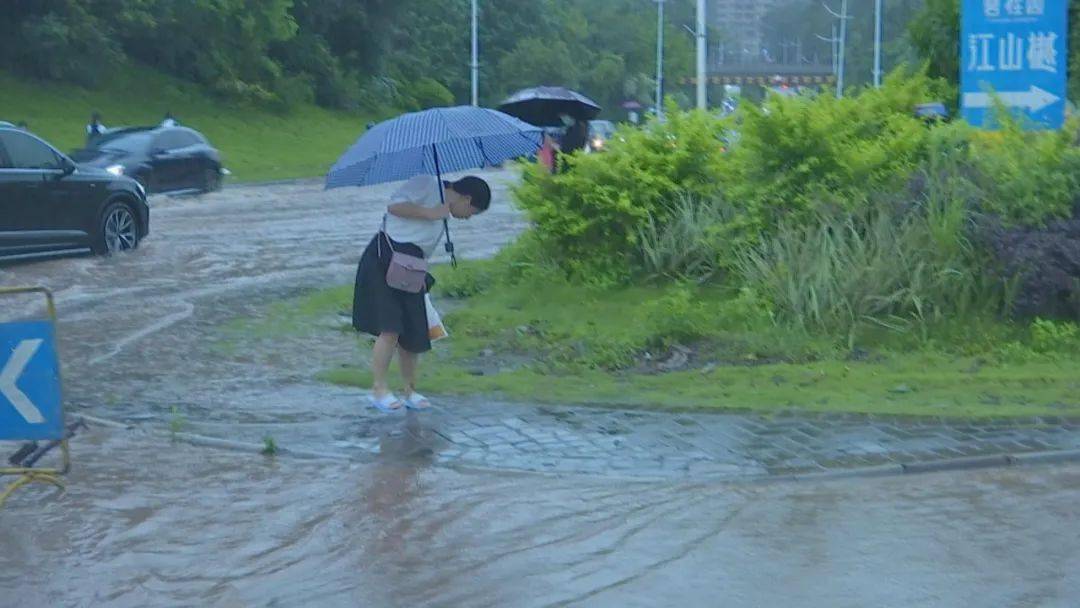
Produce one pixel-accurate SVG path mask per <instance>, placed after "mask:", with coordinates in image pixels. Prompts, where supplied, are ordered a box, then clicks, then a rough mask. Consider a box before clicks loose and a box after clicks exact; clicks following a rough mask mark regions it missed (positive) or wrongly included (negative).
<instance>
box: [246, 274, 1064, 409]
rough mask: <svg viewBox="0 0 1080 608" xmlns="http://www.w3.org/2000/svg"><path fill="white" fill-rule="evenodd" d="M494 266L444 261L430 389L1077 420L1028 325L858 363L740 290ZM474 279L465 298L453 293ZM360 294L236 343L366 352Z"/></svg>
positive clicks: (977, 327) (978, 329) (360, 379)
mask: <svg viewBox="0 0 1080 608" xmlns="http://www.w3.org/2000/svg"><path fill="white" fill-rule="evenodd" d="M492 264H493V263H492V262H479V263H478V262H468V263H465V264H463V265H462V268H460V269H459V270H457V271H451V270H449V269H448V268H438V269H437V270H436V275H437V277H438V278H439V286H440V287H437V293H436V304H437V306H439V307H440V308H441V309H443V311H444V313H445V314H444V316H445V318H446V324H447V326H448V329H449V331H450V333H451V337H450V338H449V339H447V340H445V341H442V342H439V343H436V345H435V349H434V350H433V352H432V353H431V354H429V355H428V356H426V358H425V359H424V363H423V377H424V379H423V383H424V385H425V386H427V387H429V388H428V391H429V392H431V393H441V394H453V395H470V394H487V395H492V396H498V397H502V398H506V399H510V400H523V401H531V402H546V403H575V404H583V403H588V404H612V405H624V406H640V407H662V408H680V409H681V408H723V409H744V410H758V411H771V410H779V409H802V410H807V411H840V412H862V413H872V414H898V415H935V416H961V417H986V416H992V417H997V416H1038V415H1064V416H1071V415H1080V349H1077V348H1073V347H1072V345H1071V344H1061V345H1058V346H1060V347H1061V348H1060V349H1059V351H1058V352H1057V353H1056V354H1054V353H1050V354H1040V353H1038V352H1035V351H1034V350H1032V348H1031V347H1030V346H1029V345H1027V344H1026V343H1025V342H1024V341H1023V339H1024V336H1025V335H1027V332H1026V329H1025V328H1017V327H1012V326H1008V325H1004V324H998V325H993V324H990V325H987V324H983V323H969V324H966V325H964V326H961V327H958V328H952V332H951V333H949V334H941V336H939V340H940V342H938V343H935V342H933V341H929V342H928V341H925V340H924V339H923V338H922V337H919V336H911V335H898V334H893V335H882V336H876V337H874V340H876V343H877V344H878V345H879V347H878V348H874V349H872V350H870V351H869V352H863V353H862V357H861V360H859V361H854V360H849V354H850V353H849V352H848V351H847V350H846V348H845V347H844V346H843V345H844V344H846V337H842V338H838V339H836V340H830V339H824V338H815V337H813V336H808V335H805V334H800V333H798V332H796V331H793V330H787V329H783V328H779V327H776V326H775V325H772V324H771V323H769V322H762V320H761V319H754V318H753V314H752V313H748V311H747V308H748V303H747V302H746V301H745V298H741V297H740V296H732V295H731V294H724V293H722V292H719V291H709V290H706V291H697V290H688V288H684V287H678V286H674V287H673V286H668V287H635V288H627V289H617V290H588V289H583V288H580V287H571V286H568V285H564V284H561V283H559V282H558V281H548V282H543V281H540V282H537V281H523V282H521V283H519V284H517V285H516V286H514V287H512V288H510V287H507V286H505V285H503V286H500V287H497V288H494V287H490V286H488V287H486V288H485V287H484V283H485V279H484V275H485V273H486V272H489V271H491V268H492ZM530 285H535V286H530ZM477 290H480V291H481V292H482V293H481V294H478V295H474V296H473V297H471V298H466V299H454V298H449V297H447V296H446V293H447V292H449V293H469V292H475V291H477ZM351 297H352V289H351V286H342V287H337V288H332V289H327V290H323V291H317V292H314V293H311V294H308V295H306V296H303V297H300V298H296V299H292V300H289V301H286V302H279V303H275V304H272V305H270V306H268V307H267V308H266V309H265V314H264V315H260V318H259V319H258V320H246V321H245V320H241V321H238V322H237V323H234V324H232V325H231V328H230V331H229V332H228V335H229V338H228V339H229V340H243V339H246V338H247V337H250V338H257V339H263V340H265V339H266V338H272V337H274V336H286V335H288V336H293V337H295V336H302V335H304V334H307V335H308V336H309V337H313V338H318V339H320V340H358V341H359V342H360V348H359V350H360V352H362V353H366V352H367V349H368V348H369V347H368V346H367V344H368V343H367V341H366V340H365V339H364V338H354V337H353V336H352V334H351V332H343V331H342V330H343V329H344V323H343V322H340V321H338V320H336V319H335V317H334V315H336V314H337V313H340V312H342V311H347V310H348V308H349V305H350V300H351ZM328 319H330V320H331V322H329V323H328V322H327V320H328ZM748 319H749V320H748ZM869 339H870V338H869V337H868V338H867V340H869ZM674 344H688V345H690V346H691V348H692V349H693V351H694V352H693V356H692V360H691V363H690V366H689V368H686V369H681V370H680V371H673V372H660V371H659V370H657V369H656V368H655V366H652V367H650V366H648V365H645V364H643V363H642V358H643V354H644V353H645V352H650V353H652V354H653V355H654V359H655V358H664V357H667V356H668V354H669V353H670V352H671V351H670V346H672V345H674ZM950 345H951V346H950ZM323 363H324V367H325V370H326V371H324V372H323V373H322V374H320V378H321V379H323V380H325V381H328V382H332V383H337V384H342V385H348V386H358V387H364V388H366V387H370V385H371V373H370V370H369V369H368V368H367V366H366V363H365V362H363V361H360V362H358V361H357V360H356V359H351V360H335V361H325V362H323Z"/></svg>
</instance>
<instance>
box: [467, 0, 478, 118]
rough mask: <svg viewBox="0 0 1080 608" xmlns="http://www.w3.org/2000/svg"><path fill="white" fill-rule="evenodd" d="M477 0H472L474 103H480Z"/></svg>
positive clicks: (471, 66) (475, 104)
mask: <svg viewBox="0 0 1080 608" xmlns="http://www.w3.org/2000/svg"><path fill="white" fill-rule="evenodd" d="M476 3H477V0H472V63H471V64H470V66H469V67H470V68H471V70H472V105H473V106H478V105H480V44H479V40H478V37H479V36H478V33H479V27H478V26H479V23H478V21H479V19H478V14H477V13H478V11H477V6H476Z"/></svg>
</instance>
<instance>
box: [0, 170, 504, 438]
mask: <svg viewBox="0 0 1080 608" xmlns="http://www.w3.org/2000/svg"><path fill="white" fill-rule="evenodd" d="M484 175H485V176H486V177H487V178H488V179H489V181H490V182H491V184H492V186H493V202H492V207H491V209H490V210H489V211H488V212H487V213H485V214H483V215H481V216H478V217H476V218H474V219H472V220H469V221H466V222H460V221H456V222H453V223H452V225H451V230H452V234H453V237H454V241H455V243H456V245H457V250H458V252H459V256H460V257H463V258H467V257H484V256H489V255H491V254H492V253H493V252H495V251H497V250H498V249H499V248H500V247H502V246H503V245H505V244H506V243H507V242H508V241H509V240H511V239H512V238H513V237H514V236H516V235H517V234H518V233H519V232H520V230H521V229H522V228H523V226H524V224H523V221H522V219H521V215H520V213H519V212H518V211H516V210H515V209H513V208H512V206H511V204H510V201H509V193H508V188H509V186H510V185H511V184H512V183H514V181H515V179H516V174H515V173H514V172H512V171H510V170H504V171H493V172H487V173H484ZM394 187H395V186H394V185H383V186H377V187H372V188H363V189H360V188H343V189H337V190H331V191H324V190H323V189H322V186H321V184H320V183H316V182H310V183H298V184H290V185H273V186H248V187H237V188H231V189H226V190H225V191H222V192H218V193H214V194H211V195H208V196H204V197H195V198H169V197H163V196H157V197H153V198H152V199H151V235H150V237H149V238H148V239H146V241H145V242H144V243H143V244H142V245H141V246H140V248H139V249H138V250H136V251H135V252H133V253H131V254H130V255H123V256H117V257H114V258H100V257H85V258H76V259H63V260H53V261H48V262H39V263H32V264H22V265H17V266H8V267H0V285H45V286H46V287H49V288H50V289H52V290H53V291H54V292H55V294H56V298H57V304H58V311H59V316H60V323H59V338H60V355H61V359H62V362H63V366H64V372H65V389H66V396H67V401H68V402H70V403H71V404H73V405H74V406H75V407H84V408H87V409H89V410H90V411H92V412H93V413H95V414H99V415H109V414H115V415H117V416H131V415H143V414H151V415H152V414H155V413H161V412H168V411H170V410H171V409H172V408H173V407H179V408H180V410H181V411H183V412H184V413H185V414H186V415H189V417H191V418H194V419H217V417H220V419H221V420H222V421H228V422H235V421H238V420H241V419H244V418H245V416H255V417H265V416H267V415H268V414H267V412H266V408H265V403H264V402H263V400H260V399H258V398H254V399H253V400H252V401H245V400H244V399H245V396H244V393H245V391H248V393H249V394H250V393H251V391H253V390H254V391H268V392H272V390H273V389H274V388H276V387H279V386H287V385H291V384H294V383H295V382H296V381H297V380H298V379H309V378H310V377H311V374H312V372H313V370H316V369H318V367H317V366H318V365H319V363H318V362H317V359H316V358H314V357H311V356H310V353H303V352H290V351H288V349H286V348H284V347H283V348H281V349H280V350H279V351H277V352H271V353H267V354H266V358H260V359H252V358H248V357H245V356H243V355H241V356H237V357H226V356H222V354H221V353H219V352H214V351H213V343H214V341H215V340H216V339H217V338H218V337H219V336H220V327H221V324H223V323H225V322H227V321H230V320H232V319H235V318H238V317H243V316H245V315H248V314H251V313H253V312H255V311H257V310H258V309H259V307H261V306H265V305H266V304H267V303H269V302H272V301H274V300H276V299H279V298H282V297H287V296H289V295H295V294H299V293H303V292H304V291H305V290H310V289H315V288H323V287H328V286H335V285H341V284H346V283H350V282H351V281H352V278H353V275H354V273H355V270H356V263H357V261H358V260H359V257H360V253H361V252H362V250H363V248H364V247H365V246H366V245H367V243H368V241H369V240H370V239H371V237H372V235H373V234H374V232H375V230H376V229H377V227H378V224H379V221H380V219H381V217H382V214H383V211H384V209H385V205H386V198H387V196H388V195H389V193H390V192H392V190H393V188H394ZM439 256H442V257H445V254H442V252H441V251H440V252H439V255H438V256H437V257H436V261H441V259H442V258H440V257H439ZM40 310H41V308H40V307H37V306H34V304H33V302H32V301H31V300H29V299H21V300H4V301H3V302H0V320H2V319H4V318H11V317H12V316H17V315H19V314H22V313H24V312H40ZM223 400H224V401H226V403H222V401H223ZM309 406H310V404H295V403H290V404H288V406H287V407H291V408H293V412H292V413H293V414H295V413H296V412H297V411H302V410H304V409H309ZM204 410H212V411H210V412H208V413H207V412H205V411H204ZM204 413H207V416H203V414H204Z"/></svg>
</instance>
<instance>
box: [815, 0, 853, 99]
mask: <svg viewBox="0 0 1080 608" xmlns="http://www.w3.org/2000/svg"><path fill="white" fill-rule="evenodd" d="M847 3H848V0H843V2H841V3H840V14H839V15H838V14H836V12H835V11H834V10H832V9H831V8H829V5H827V4H825V3H824V2H822V3H821V5H822V6H824V7H825V10H827V11H829V14H830V15H832V16H833V17H836V18H837V19H839V20H840V56H839V57H838V58H837V68H836V96H837V97H843V96H844V53H845V52H846V51H847V22H848V19H850V18H851V16H850V15H848V12H847Z"/></svg>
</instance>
